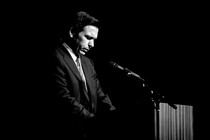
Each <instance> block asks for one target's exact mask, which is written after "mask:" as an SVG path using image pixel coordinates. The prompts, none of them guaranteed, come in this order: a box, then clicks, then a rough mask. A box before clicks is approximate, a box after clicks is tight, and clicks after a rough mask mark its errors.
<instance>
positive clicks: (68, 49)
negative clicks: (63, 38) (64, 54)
mask: <svg viewBox="0 0 210 140" xmlns="http://www.w3.org/2000/svg"><path fill="white" fill-rule="evenodd" d="M63 46H64V47H65V48H66V49H67V51H68V52H69V54H70V55H71V57H72V59H73V60H74V62H76V60H77V56H76V55H75V53H74V52H73V50H72V49H71V48H70V47H69V46H68V45H67V44H66V43H65V42H64V43H63Z"/></svg>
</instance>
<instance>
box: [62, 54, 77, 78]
mask: <svg viewBox="0 0 210 140" xmlns="http://www.w3.org/2000/svg"><path fill="white" fill-rule="evenodd" d="M64 61H65V62H66V63H67V65H68V66H69V68H70V69H71V70H72V72H73V73H74V74H75V75H76V77H77V78H78V79H79V80H81V76H80V74H79V72H78V69H77V67H76V65H75V63H74V61H73V59H72V57H71V56H70V55H69V54H68V53H65V54H64Z"/></svg>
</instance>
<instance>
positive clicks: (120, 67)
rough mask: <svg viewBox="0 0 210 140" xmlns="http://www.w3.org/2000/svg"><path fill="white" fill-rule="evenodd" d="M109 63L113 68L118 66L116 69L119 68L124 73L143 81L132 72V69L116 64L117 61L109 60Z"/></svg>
mask: <svg viewBox="0 0 210 140" xmlns="http://www.w3.org/2000/svg"><path fill="white" fill-rule="evenodd" d="M109 63H110V64H111V65H112V66H113V67H114V68H118V69H120V70H123V71H125V72H126V74H127V75H128V76H134V77H136V78H138V79H140V80H141V81H145V80H144V79H143V78H141V77H140V76H139V75H138V74H136V73H134V72H133V71H131V70H129V69H128V68H125V67H122V66H120V65H119V64H117V63H115V62H113V61H110V62H109Z"/></svg>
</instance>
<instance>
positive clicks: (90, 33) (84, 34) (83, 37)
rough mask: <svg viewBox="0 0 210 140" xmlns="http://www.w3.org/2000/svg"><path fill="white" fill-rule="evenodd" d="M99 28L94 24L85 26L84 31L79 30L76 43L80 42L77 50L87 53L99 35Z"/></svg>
mask: <svg viewBox="0 0 210 140" xmlns="http://www.w3.org/2000/svg"><path fill="white" fill-rule="evenodd" d="M98 30H99V29H98V28H97V27H95V26H92V25H88V26H85V27H84V28H83V31H81V32H79V34H78V38H77V39H76V43H77V44H78V48H77V51H78V52H79V53H81V54H82V55H85V54H86V52H88V51H89V50H90V49H91V48H92V47H94V40H95V39H97V37H98Z"/></svg>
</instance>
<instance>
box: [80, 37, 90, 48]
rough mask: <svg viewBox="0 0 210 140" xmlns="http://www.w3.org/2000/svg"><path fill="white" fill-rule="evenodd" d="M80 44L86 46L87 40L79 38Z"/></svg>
mask: <svg viewBox="0 0 210 140" xmlns="http://www.w3.org/2000/svg"><path fill="white" fill-rule="evenodd" d="M80 45H81V46H82V47H86V46H88V40H85V39H83V40H81V42H80Z"/></svg>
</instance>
